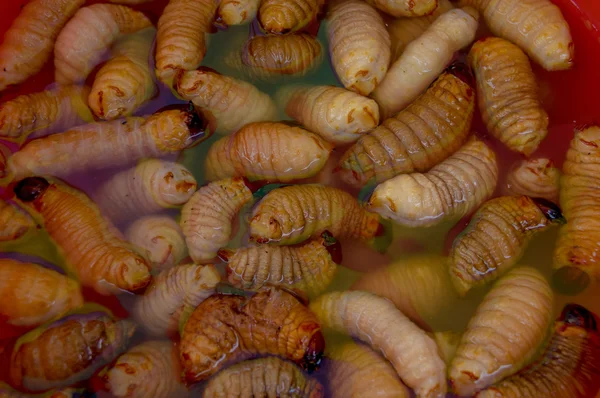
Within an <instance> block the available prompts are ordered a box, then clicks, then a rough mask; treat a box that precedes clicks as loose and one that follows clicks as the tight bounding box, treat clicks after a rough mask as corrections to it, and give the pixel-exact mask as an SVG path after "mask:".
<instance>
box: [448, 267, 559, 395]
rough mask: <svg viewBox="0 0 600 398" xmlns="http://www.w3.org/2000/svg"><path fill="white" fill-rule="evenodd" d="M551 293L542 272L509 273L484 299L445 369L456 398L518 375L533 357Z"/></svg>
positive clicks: (546, 323) (520, 270)
mask: <svg viewBox="0 0 600 398" xmlns="http://www.w3.org/2000/svg"><path fill="white" fill-rule="evenodd" d="M552 305H553V294H552V289H551V288H550V285H549V284H548V282H547V281H546V279H545V278H544V276H543V275H542V274H540V273H539V272H538V271H536V270H535V269H533V268H530V267H521V268H516V269H513V270H512V271H510V272H508V273H507V274H506V275H505V276H503V277H502V278H500V279H499V280H498V282H496V284H495V285H494V287H493V288H492V290H490V291H489V293H488V294H487V295H486V296H485V298H484V299H483V301H482V302H481V304H479V307H477V311H476V312H475V315H473V318H471V321H470V322H469V324H468V326H467V330H466V331H465V332H464V334H463V336H462V338H461V343H460V345H459V347H458V349H457V351H456V355H455V357H454V359H453V360H452V364H451V365H450V369H449V373H448V374H449V377H450V384H451V385H452V388H453V390H454V392H455V393H456V394H457V395H460V396H470V395H473V394H474V393H475V392H477V391H478V390H481V389H483V388H486V387H488V386H490V385H492V384H494V383H496V382H498V381H500V380H502V379H503V378H505V377H507V376H510V375H512V374H514V373H516V372H518V371H519V370H520V369H521V367H523V366H524V365H526V364H527V363H528V362H529V361H531V360H532V359H533V358H534V355H535V354H536V353H537V350H538V349H539V348H540V346H541V345H542V344H543V342H544V338H545V337H546V334H547V331H548V328H549V327H550V325H551V323H552Z"/></svg>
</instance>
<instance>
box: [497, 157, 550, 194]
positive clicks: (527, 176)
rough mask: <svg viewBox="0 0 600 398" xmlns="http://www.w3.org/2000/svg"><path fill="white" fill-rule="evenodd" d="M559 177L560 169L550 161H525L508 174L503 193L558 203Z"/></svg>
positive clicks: (543, 159) (541, 159)
mask: <svg viewBox="0 0 600 398" xmlns="http://www.w3.org/2000/svg"><path fill="white" fill-rule="evenodd" d="M560 175H561V172H560V169H559V168H558V167H556V166H555V165H554V163H553V162H552V161H551V160H550V159H545V158H539V159H526V160H523V161H522V162H521V163H519V164H518V165H517V166H516V167H515V168H513V169H512V170H510V172H509V173H508V176H507V177H506V187H505V188H504V193H505V194H507V195H527V196H530V197H532V198H544V199H547V200H549V201H551V202H554V203H558V195H559V192H558V190H559V186H560Z"/></svg>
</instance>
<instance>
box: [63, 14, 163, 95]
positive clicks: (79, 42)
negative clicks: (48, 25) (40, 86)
mask: <svg viewBox="0 0 600 398" xmlns="http://www.w3.org/2000/svg"><path fill="white" fill-rule="evenodd" d="M149 26H152V23H151V22H150V20H149V19H148V18H146V16H144V14H142V13H141V12H139V11H135V10H133V9H131V8H129V7H127V6H121V5H115V4H94V5H91V6H88V7H83V8H82V9H80V10H79V11H77V13H75V15H74V16H73V18H72V19H71V20H70V21H69V22H68V23H67V24H66V25H65V27H64V28H63V29H62V30H61V31H60V34H59V35H58V37H57V38H56V45H55V46H54V68H55V73H54V78H55V80H56V82H57V83H59V84H73V83H81V82H83V81H84V80H85V78H86V77H87V75H88V74H89V73H90V72H91V71H92V69H94V67H96V65H98V64H99V63H100V62H101V61H102V58H103V57H104V56H105V55H106V52H107V50H108V49H109V48H110V46H111V45H112V44H113V43H114V42H115V41H116V40H117V38H118V37H119V36H120V35H122V34H128V33H133V32H137V31H138V30H141V29H144V28H147V27H149Z"/></svg>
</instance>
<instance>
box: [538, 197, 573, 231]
mask: <svg viewBox="0 0 600 398" xmlns="http://www.w3.org/2000/svg"><path fill="white" fill-rule="evenodd" d="M531 200H533V203H535V204H536V206H537V207H538V208H539V209H540V210H541V211H542V213H544V216H546V218H547V219H548V220H549V221H550V222H553V223H557V224H561V225H562V224H566V223H567V220H566V219H565V217H564V216H563V214H562V211H561V210H560V207H558V205H557V204H556V203H554V202H551V201H549V200H548V199H544V198H531Z"/></svg>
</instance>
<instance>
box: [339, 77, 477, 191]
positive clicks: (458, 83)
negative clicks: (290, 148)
mask: <svg viewBox="0 0 600 398" xmlns="http://www.w3.org/2000/svg"><path fill="white" fill-rule="evenodd" d="M474 109H475V90H473V89H472V88H471V87H470V86H469V84H468V83H466V82H464V81H463V80H461V78H460V77H457V76H454V75H453V74H451V73H444V74H442V75H441V76H440V77H439V78H438V80H437V81H436V82H435V83H434V84H433V85H432V86H431V87H430V88H429V89H428V90H427V91H426V92H425V93H424V94H423V95H421V96H420V97H419V98H417V99H416V100H415V102H414V103H413V104H411V105H409V106H408V107H407V108H406V109H405V110H403V111H401V112H400V113H398V114H396V115H395V116H394V117H393V118H389V119H387V120H384V121H383V122H382V123H381V124H380V125H379V127H377V128H376V129H375V130H373V131H371V132H370V133H368V134H366V135H364V136H363V137H361V138H360V139H359V140H358V141H357V142H356V143H355V144H354V145H353V146H351V147H350V148H349V149H348V150H347V151H346V153H345V154H344V155H343V156H342V158H341V159H340V163H339V164H340V167H341V171H340V177H341V178H342V179H343V180H344V181H346V182H347V183H349V184H351V185H355V186H364V185H366V184H367V183H368V182H369V181H371V180H373V181H375V182H382V181H385V180H387V179H390V178H392V177H394V176H395V175H398V174H402V173H412V172H425V171H428V170H429V169H431V168H432V167H433V166H435V165H436V164H438V163H440V162H441V161H443V160H444V159H446V158H447V157H448V156H450V155H452V154H453V153H454V152H456V151H457V150H458V149H459V148H460V147H461V146H462V145H463V144H464V143H465V141H466V140H467V137H468V135H469V133H470V129H471V120H472V119H473V111H474Z"/></svg>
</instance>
